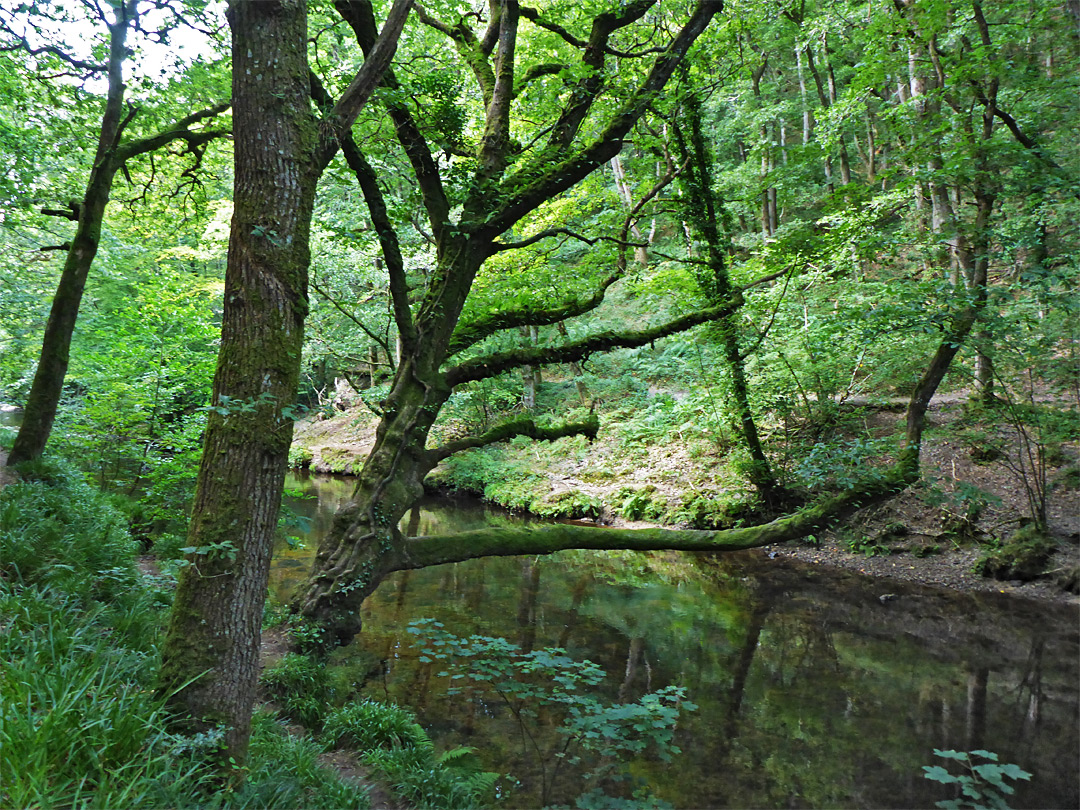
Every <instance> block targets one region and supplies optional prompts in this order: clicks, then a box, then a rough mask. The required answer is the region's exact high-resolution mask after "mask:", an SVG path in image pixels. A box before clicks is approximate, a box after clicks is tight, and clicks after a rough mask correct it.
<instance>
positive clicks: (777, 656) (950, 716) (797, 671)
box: [272, 476, 1080, 808]
mask: <svg viewBox="0 0 1080 810" xmlns="http://www.w3.org/2000/svg"><path fill="white" fill-rule="evenodd" d="M290 487H291V492H292V496H291V497H289V498H287V502H288V506H289V508H290V509H291V511H292V514H293V519H294V524H295V527H296V533H297V534H299V535H301V536H302V537H303V539H304V541H305V542H306V543H307V546H308V547H307V548H305V549H289V548H288V547H287V546H285V545H284V544H282V546H281V548H280V549H279V552H278V553H277V556H276V561H275V566H274V571H273V574H272V578H273V581H272V589H273V591H274V593H275V594H276V596H277V598H278V599H286V598H287V596H288V593H289V592H290V590H291V589H292V587H293V586H294V585H295V583H296V582H297V581H298V579H299V578H300V577H301V576H302V575H303V572H304V570H305V569H306V567H307V565H308V564H309V561H310V557H311V555H312V553H313V551H314V546H315V543H316V542H317V537H318V535H319V533H320V532H321V531H324V530H325V527H326V526H327V525H328V522H329V520H330V517H331V516H332V514H333V511H334V509H335V508H336V506H337V504H338V503H340V501H341V500H342V499H343V498H345V497H346V496H347V494H348V491H349V487H350V483H349V482H348V481H347V480H341V479H334V478H328V477H317V476H316V477H303V478H296V479H293V480H292V481H291V484H290ZM297 496H300V497H297ZM520 519H521V518H517V517H515V516H512V515H508V514H506V513H505V512H502V511H499V510H494V509H489V508H485V507H484V506H482V505H480V504H477V503H475V502H455V501H448V500H439V501H431V502H428V503H425V504H423V506H422V509H421V510H419V511H418V512H414V513H413V514H412V515H410V516H409V517H408V518H407V519H406V523H410V524H411V525H410V526H409V527H408V528H409V529H410V530H411V531H413V532H415V533H419V534H434V533H438V532H445V531H457V530H462V529H467V528H476V527H478V526H481V525H485V524H490V523H496V524H497V523H505V522H512V521H516V520H520ZM882 597H885V598H884V599H883V598H882ZM419 619H435V620H438V621H439V622H441V623H442V625H443V627H444V629H445V630H446V631H448V632H450V633H453V634H455V635H457V636H469V635H471V634H480V635H482V636H485V637H500V638H505V639H508V640H509V641H511V642H513V643H515V644H519V645H523V646H524V647H525V648H527V649H540V648H544V647H549V646H555V647H561V648H565V649H566V650H567V652H568V653H569V654H570V655H571V656H572V657H574V658H575V659H589V660H590V661H593V662H595V663H596V664H598V665H599V666H600V667H602V668H603V669H604V670H605V671H606V672H607V679H606V681H605V682H604V683H603V684H601V685H600V686H599V687H597V690H596V696H597V697H598V698H600V699H606V700H608V701H615V700H625V701H633V700H637V699H638V698H640V697H641V696H642V695H643V694H645V693H646V692H648V691H650V690H656V689H659V688H662V687H665V686H669V685H677V686H681V687H684V688H685V690H686V693H687V698H688V699H689V700H690V701H692V702H693V703H695V704H697V709H696V710H695V711H692V712H689V713H687V712H684V713H683V715H682V717H681V718H680V719H679V722H678V726H677V728H676V731H675V737H674V741H675V742H676V743H677V744H678V745H679V747H680V748H681V749H682V753H681V754H679V755H676V756H675V757H674V759H673V760H672V762H671V763H666V762H664V761H662V760H658V759H656V758H651V759H650V758H649V757H648V756H642V757H639V758H637V759H634V760H633V761H631V762H629V763H627V764H626V765H625V767H623V769H622V770H623V772H624V773H626V774H629V776H630V778H631V779H634V780H637V781H638V782H639V783H641V784H644V785H647V786H648V787H649V789H650V791H651V792H652V794H654V795H655V796H657V797H659V798H660V799H663V800H664V801H666V802H669V803H670V804H672V805H674V806H675V807H711V808H720V807H732V808H745V807H781V806H782V807H932V806H933V805H934V802H935V801H937V800H940V799H945V798H950V797H951V794H950V793H949V792H948V788H946V787H944V786H942V785H940V784H937V783H934V782H930V781H928V780H927V779H925V778H923V776H922V767H921V766H923V765H933V764H945V763H944V762H942V761H941V760H939V759H938V758H937V757H935V756H934V753H933V749H935V748H939V749H956V750H961V751H967V750H974V749H988V750H990V751H994V752H996V753H997V754H998V755H1000V757H1001V761H1003V762H1014V763H1016V764H1018V765H1020V766H1021V767H1023V768H1025V769H1027V770H1028V771H1031V772H1032V773H1033V774H1034V776H1033V778H1032V780H1031V782H1030V784H1024V783H1021V784H1020V785H1019V787H1018V791H1017V794H1016V796H1014V797H1011V798H1010V803H1011V806H1012V807H1014V808H1023V807H1031V808H1051V807H1055V808H1056V807H1062V808H1076V807H1078V806H1080V777H1078V774H1077V762H1078V754H1080V738H1078V722H1077V715H1078V685H1080V640H1078V625H1077V611H1076V609H1075V608H1074V607H1068V606H1060V605H1047V604H1036V603H1032V602H1027V601H1022V600H1018V599H1015V598H1010V597H1005V596H1000V595H995V594H960V593H954V592H950V591H942V590H937V589H931V588H924V587H919V586H914V585H908V584H903V583H885V582H883V581H881V580H874V579H870V578H867V577H862V576H859V575H856V574H850V573H845V572H833V571H826V570H821V569H818V568H814V567H806V566H802V565H798V564H793V563H790V562H783V561H781V560H772V559H769V558H768V557H767V555H765V554H762V553H757V552H747V553H741V554H728V555H722V556H714V555H705V554H701V555H691V554H665V555H639V554H632V553H625V554H615V555H612V554H606V555H605V554H601V553H592V552H589V553H586V552H564V553H561V554H556V555H552V556H549V557H539V558H493V559H487V560H475V561H471V562H468V563H459V564H454V565H446V566H439V567H436V568H431V569H426V570H422V571H412V572H400V573H398V574H395V575H393V576H392V577H390V578H389V579H388V580H387V581H386V582H384V583H383V585H382V586H381V587H380V588H379V590H378V591H377V592H376V593H375V594H374V595H373V596H372V597H371V598H369V599H368V600H367V602H366V603H365V605H364V608H363V620H364V631H363V633H362V634H361V637H360V638H359V640H358V641H356V642H354V644H352V645H350V647H348V648H346V649H345V650H342V651H339V652H338V653H336V654H335V659H334V663H335V665H336V666H337V667H338V668H339V669H338V672H339V673H341V674H340V675H339V677H340V678H343V679H344V681H343V682H345V683H347V684H348V686H347V687H346V688H348V689H352V690H355V693H356V694H357V695H358V696H359V695H363V696H368V697H372V698H375V699H381V700H391V701H394V702H398V703H401V704H404V705H408V706H410V707H411V708H412V709H413V710H414V711H416V712H417V714H418V716H419V717H420V720H421V723H422V724H423V725H424V726H425V727H426V728H428V730H429V732H430V733H431V734H432V737H433V739H434V740H435V741H436V742H437V743H439V744H441V745H470V746H474V747H475V748H476V749H478V751H479V756H480V757H481V759H482V760H483V763H484V766H485V767H487V768H489V769H492V770H497V771H500V772H502V773H509V774H511V775H512V777H513V778H514V779H516V780H517V782H518V784H517V785H516V786H515V787H514V788H511V789H507V792H509V793H510V794H511V796H510V799H509V804H510V805H511V806H514V807H517V806H539V798H538V793H539V786H540V784H541V783H542V782H543V781H544V776H543V772H545V771H546V773H547V781H548V782H552V781H553V780H552V778H551V771H552V770H553V761H554V758H553V756H552V752H551V751H550V750H549V749H550V747H551V746H554V745H557V744H560V743H561V741H563V740H564V738H563V737H560V736H558V735H556V734H555V732H554V731H553V729H552V728H550V724H551V723H552V722H554V719H555V718H554V717H552V716H548V713H547V712H545V711H540V712H538V715H539V716H538V718H534V719H532V720H529V722H530V723H532V724H533V726H534V727H531V728H522V727H521V726H520V725H519V724H518V722H517V721H516V720H515V718H514V716H513V714H512V713H511V712H509V711H506V709H505V706H504V705H503V704H501V703H500V701H499V700H498V699H497V698H496V696H494V695H493V694H490V693H485V692H483V691H482V690H480V689H478V688H472V689H467V690H466V691H465V692H464V693H463V694H458V695H454V694H448V690H451V688H452V687H453V686H455V685H460V684H459V683H458V682H457V681H455V680H454V679H453V676H454V674H461V672H459V671H457V670H454V668H453V667H448V666H447V664H446V663H440V662H432V661H430V660H429V661H427V662H425V661H424V660H422V659H424V658H427V657H429V656H427V655H425V654H424V652H423V650H422V649H421V647H422V645H421V644H420V643H418V637H417V636H416V635H415V634H413V633H410V632H408V625H409V623H410V622H412V621H415V620H419ZM443 672H445V673H446V674H440V673H443ZM458 680H461V679H458ZM465 681H466V682H467V679H465ZM545 721H548V724H549V727H544V722H545ZM533 739H535V740H537V741H539V744H538V745H535V746H534V745H533V744H532V742H531V740H533ZM526 741H528V742H526ZM545 746H547V747H545ZM538 750H539V753H538ZM545 759H547V760H548V761H546V762H545V761H544V760H545ZM542 766H543V767H542ZM564 774H565V777H564V779H563V780H562V781H561V782H560V781H558V779H555V780H554V783H553V784H551V785H550V792H549V799H554V800H557V801H561V802H573V801H574V799H575V797H576V795H577V792H575V791H578V789H579V788H580V787H581V784H578V783H575V782H574V779H575V778H578V777H580V778H584V777H583V776H582V772H581V771H580V770H579V771H577V772H575V771H573V769H570V772H568V773H567V772H566V771H565V769H564ZM606 786H607V787H609V788H610V787H611V786H610V785H606ZM618 790H623V791H625V790H626V788H625V786H623V787H619V786H616V791H614V792H618ZM578 792H580V791H578ZM609 792H610V791H609Z"/></svg>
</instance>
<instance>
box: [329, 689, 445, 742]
mask: <svg viewBox="0 0 1080 810" xmlns="http://www.w3.org/2000/svg"><path fill="white" fill-rule="evenodd" d="M323 738H324V739H325V740H326V741H327V742H328V743H329V744H330V745H336V746H344V747H347V748H351V749H352V750H354V751H357V752H359V753H365V752H367V751H371V750H373V749H376V748H416V747H418V746H425V745H430V744H431V741H430V740H429V739H428V736H427V734H425V733H424V730H423V729H422V728H421V727H420V726H419V725H418V724H417V722H416V718H414V717H413V715H412V714H410V713H409V712H408V711H406V710H405V709H402V708H401V707H400V706H395V705H393V704H390V703H379V702H377V701H373V700H362V701H358V702H356V703H350V704H348V705H347V706H344V707H343V708H340V709H336V710H335V711H333V712H331V713H330V715H329V716H328V717H327V718H326V723H325V724H324V726H323Z"/></svg>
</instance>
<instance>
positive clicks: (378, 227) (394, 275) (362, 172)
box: [308, 73, 416, 354]
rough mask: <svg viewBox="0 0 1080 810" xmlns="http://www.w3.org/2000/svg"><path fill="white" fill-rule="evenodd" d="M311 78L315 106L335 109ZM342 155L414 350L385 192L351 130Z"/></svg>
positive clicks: (397, 320)
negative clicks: (360, 196)
mask: <svg viewBox="0 0 1080 810" xmlns="http://www.w3.org/2000/svg"><path fill="white" fill-rule="evenodd" d="M308 79H309V81H310V83H311V95H312V97H313V98H314V99H315V101H316V103H318V104H319V105H320V106H321V107H323V108H328V107H332V106H333V99H332V98H331V96H330V94H329V93H328V92H327V91H326V88H325V87H323V85H322V82H321V81H320V80H319V77H318V76H316V75H315V74H314V73H310V74H309V76H308ZM341 152H342V156H343V157H344V158H345V163H346V164H347V165H348V167H349V168H350V169H352V172H353V175H354V176H355V177H356V182H357V183H358V184H359V185H360V190H361V191H362V192H363V194H364V200H365V202H366V203H367V207H368V213H369V214H370V215H371V222H372V224H373V225H374V226H375V234H376V236H377V237H378V239H379V247H380V249H381V250H382V254H383V259H384V260H385V261H386V273H387V277H388V280H389V287H390V300H391V302H392V303H393V308H394V323H395V324H396V325H397V328H398V334H399V335H401V339H402V342H403V343H404V344H405V345H406V346H408V347H410V348H411V346H412V344H413V342H414V341H415V340H416V327H415V325H414V324H413V318H412V310H411V309H410V308H409V285H408V282H407V281H406V278H405V261H404V259H402V256H401V245H400V243H399V242H398V236H397V231H396V230H394V226H393V224H392V223H391V222H390V214H389V212H388V210H387V208H386V199H385V198H384V197H383V193H382V189H381V188H379V180H378V177H377V176H376V174H375V170H374V169H373V168H372V167H371V164H370V163H368V160H367V158H366V157H365V156H364V153H363V152H361V151H360V147H359V146H357V145H356V139H355V138H353V135H352V131H351V130H349V131H346V132H345V133H344V134H343V136H342V137H341ZM365 331H366V330H365ZM383 348H384V349H386V351H387V354H389V353H390V350H389V349H388V348H387V347H386V346H383Z"/></svg>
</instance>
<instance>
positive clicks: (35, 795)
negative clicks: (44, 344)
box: [0, 463, 369, 810]
mask: <svg viewBox="0 0 1080 810" xmlns="http://www.w3.org/2000/svg"><path fill="white" fill-rule="evenodd" d="M22 472H23V474H24V475H26V476H27V477H28V480H24V481H22V482H20V483H16V484H12V485H9V486H7V487H5V488H4V489H3V490H2V491H0V806H2V807H34V808H44V809H45V810H48V808H65V809H66V808H83V807H88V808H90V807H103V808H105V807H108V808H112V807H123V808H144V807H145V808H161V807H177V808H189V807H190V808H248V807H251V808H254V807H259V808H274V807H281V808H295V807H305V808H357V810H363V809H364V808H367V807H368V806H369V802H368V799H367V796H366V793H365V792H364V791H363V790H362V789H361V788H358V787H357V786H356V785H352V784H349V783H346V782H344V781H342V780H341V779H340V778H339V777H338V776H337V774H336V773H334V772H333V771H331V770H329V769H327V768H324V767H323V766H322V765H320V764H319V762H318V757H319V755H320V754H321V753H322V751H323V747H322V746H321V745H320V744H318V743H316V742H314V741H312V740H311V739H308V738H294V737H290V736H289V735H287V734H286V733H285V732H284V730H283V729H282V728H281V727H280V725H279V724H278V723H276V722H275V721H273V720H272V719H270V718H266V717H263V718H257V720H256V723H255V729H254V734H253V737H252V743H251V749H250V756H249V761H248V764H247V767H248V774H249V775H248V778H247V779H246V780H245V781H244V782H243V783H242V784H240V785H239V786H237V787H236V788H235V789H231V790H226V789H222V788H221V786H220V785H219V784H218V783H217V782H216V781H215V774H214V773H213V772H212V771H211V770H210V769H208V768H207V767H206V765H205V761H206V759H207V758H206V756H205V754H206V753H207V752H208V751H209V750H211V749H212V748H213V747H214V746H215V745H216V740H215V737H214V735H213V734H210V735H205V734H204V735H196V736H184V735H179V734H176V733H175V732H173V731H172V728H171V726H170V719H171V717H170V715H169V713H168V710H167V709H166V706H165V700H164V697H163V696H162V695H160V694H158V693H157V692H156V691H155V690H154V683H155V679H156V674H157V667H158V659H157V648H158V640H159V638H160V634H161V628H162V625H163V621H164V618H165V608H166V602H167V599H163V598H162V593H161V592H160V591H158V590H157V589H156V587H155V584H154V581H153V580H151V579H150V578H148V577H144V576H143V575H142V574H140V572H139V571H138V570H137V568H136V566H135V554H136V544H135V543H134V542H132V541H131V539H130V537H129V536H128V535H127V531H126V528H125V525H124V521H123V519H122V518H121V517H120V515H119V513H118V512H116V510H114V509H113V508H112V507H110V506H109V504H108V502H107V501H106V500H105V498H104V497H103V496H102V495H101V494H100V493H99V492H98V491H97V490H95V489H94V488H92V487H89V486H87V485H86V484H85V483H84V482H83V481H82V479H81V477H80V476H79V475H78V473H76V472H74V471H72V470H71V469H70V468H68V467H66V466H64V465H62V464H60V465H58V464H55V463H36V464H34V465H28V466H27V467H24V468H23V469H22Z"/></svg>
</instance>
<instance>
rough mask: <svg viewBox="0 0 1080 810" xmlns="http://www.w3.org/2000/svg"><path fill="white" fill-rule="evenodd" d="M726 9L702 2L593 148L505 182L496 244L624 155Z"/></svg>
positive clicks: (488, 226)
mask: <svg viewBox="0 0 1080 810" xmlns="http://www.w3.org/2000/svg"><path fill="white" fill-rule="evenodd" d="M722 8H723V3H722V2H720V0H701V1H700V2H699V3H698V5H697V8H696V9H695V10H694V13H693V15H691V17H690V19H689V20H688V21H687V22H686V25H684V26H683V28H682V29H681V30H680V31H679V33H678V34H677V35H676V36H675V39H673V40H672V42H671V44H670V45H669V46H668V47H667V49H666V50H665V51H664V53H663V54H661V55H660V56H659V57H657V59H656V61H655V62H654V63H653V66H652V69H651V70H650V71H649V75H648V76H647V77H646V78H645V80H644V81H643V82H642V84H641V86H640V87H638V89H637V90H636V91H635V92H634V93H633V94H632V95H631V96H630V99H629V100H628V101H627V102H626V104H624V105H623V108H622V110H621V111H620V112H619V113H617V114H616V115H615V117H614V118H613V119H612V121H611V123H609V124H608V126H607V128H606V129H605V130H604V131H603V133H601V135H600V136H599V137H598V138H597V139H596V140H595V141H594V142H593V143H592V144H590V145H589V146H587V147H585V148H583V149H581V150H579V151H578V152H577V153H576V154H573V155H571V156H570V157H568V158H565V159H563V160H561V161H559V162H557V163H556V164H555V165H554V166H551V167H550V168H544V167H546V166H549V165H550V164H551V163H552V162H553V161H554V160H557V158H558V155H559V152H558V151H556V152H554V153H553V152H552V151H550V150H543V153H542V154H541V155H539V156H538V157H537V160H536V161H530V163H529V164H528V165H527V166H523V167H522V168H521V169H520V170H519V171H517V172H515V173H514V174H513V175H511V176H510V177H507V178H506V179H505V180H504V181H503V182H502V183H501V184H500V193H501V194H502V196H503V198H504V199H505V200H506V202H505V203H504V204H503V206H502V208H501V209H500V210H499V211H498V212H496V213H495V214H494V215H493V216H491V217H490V218H489V219H488V220H487V222H486V223H485V226H484V230H485V232H488V233H490V235H491V238H492V240H494V239H495V237H497V236H498V235H499V234H501V233H503V232H505V231H507V230H509V229H510V228H511V227H512V226H513V225H514V223H515V222H517V221H518V220H520V219H521V218H522V217H523V216H525V215H526V214H527V213H528V212H529V211H532V210H533V209H535V208H536V207H537V206H538V205H540V204H541V203H542V202H544V201H545V200H547V199H550V198H551V197H554V196H555V195H556V194H560V193H562V192H563V191H566V190H567V189H569V188H571V187H573V186H574V185H576V184H577V183H578V182H579V181H581V180H582V179H583V178H584V177H586V176H587V175H588V174H589V173H590V172H592V171H594V170H595V169H597V168H599V167H600V166H601V165H602V164H604V163H606V162H607V161H609V160H611V158H613V157H614V156H615V155H617V154H618V153H619V150H620V149H621V148H622V140H623V138H624V137H626V135H627V133H628V132H629V131H630V128H631V127H633V125H634V123H635V122H636V121H637V120H638V119H639V118H640V117H641V116H642V115H643V114H644V113H645V110H646V109H648V106H649V104H651V103H652V101H653V100H654V99H655V97H656V94H657V93H659V92H660V91H661V90H662V89H663V87H664V85H665V84H666V82H667V80H668V79H669V78H670V77H671V74H672V73H673V72H674V71H675V68H676V67H677V66H678V64H679V63H680V62H681V61H682V59H683V58H684V57H685V56H686V52H687V51H688V50H689V49H690V46H691V45H692V44H693V43H694V41H695V40H696V39H697V38H698V36H699V35H700V34H701V32H702V31H704V30H705V27H706V26H707V25H708V24H709V21H710V20H711V19H712V18H713V16H715V15H716V14H717V13H718V12H719V11H720V10H721V9H722ZM538 169H540V170H542V171H541V174H540V176H539V178H538V179H536V180H534V181H532V182H528V181H527V180H526V178H528V177H530V176H535V175H536V172H537V170H538Z"/></svg>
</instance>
